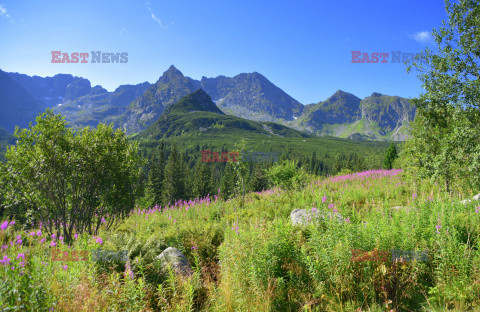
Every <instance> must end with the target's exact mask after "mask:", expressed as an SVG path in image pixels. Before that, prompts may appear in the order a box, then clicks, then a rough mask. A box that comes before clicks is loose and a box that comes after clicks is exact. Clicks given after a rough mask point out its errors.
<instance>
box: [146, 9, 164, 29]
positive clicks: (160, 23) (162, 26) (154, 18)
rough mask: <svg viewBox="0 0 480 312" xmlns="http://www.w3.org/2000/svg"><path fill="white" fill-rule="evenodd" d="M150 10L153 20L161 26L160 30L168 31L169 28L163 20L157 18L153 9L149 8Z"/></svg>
mask: <svg viewBox="0 0 480 312" xmlns="http://www.w3.org/2000/svg"><path fill="white" fill-rule="evenodd" d="M148 10H149V11H150V14H151V15H152V19H153V20H154V21H155V22H157V23H158V26H160V28H163V29H167V28H168V26H166V25H163V23H162V20H161V19H159V18H158V17H156V16H155V14H153V12H152V9H150V8H148Z"/></svg>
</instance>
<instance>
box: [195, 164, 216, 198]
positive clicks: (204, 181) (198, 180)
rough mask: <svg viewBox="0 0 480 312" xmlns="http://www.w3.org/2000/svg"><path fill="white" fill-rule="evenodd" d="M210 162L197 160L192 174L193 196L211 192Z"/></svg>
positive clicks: (202, 195) (205, 194) (201, 195)
mask: <svg viewBox="0 0 480 312" xmlns="http://www.w3.org/2000/svg"><path fill="white" fill-rule="evenodd" d="M211 165H212V164H211V163H206V162H202V161H201V160H199V161H198V163H197V165H196V167H195V173H194V175H193V196H194V197H205V196H207V194H212V193H213V188H212V168H211Z"/></svg>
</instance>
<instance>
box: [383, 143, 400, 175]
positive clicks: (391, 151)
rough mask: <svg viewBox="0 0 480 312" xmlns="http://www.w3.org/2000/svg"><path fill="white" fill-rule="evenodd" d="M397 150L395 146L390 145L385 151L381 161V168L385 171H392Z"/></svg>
mask: <svg viewBox="0 0 480 312" xmlns="http://www.w3.org/2000/svg"><path fill="white" fill-rule="evenodd" d="M397 157H398V156H397V148H396V147H395V144H393V143H391V144H390V147H389V148H388V149H387V153H386V154H385V158H384V159H383V166H384V168H385V169H388V170H390V169H392V167H393V162H394V160H395V159H396V158H397Z"/></svg>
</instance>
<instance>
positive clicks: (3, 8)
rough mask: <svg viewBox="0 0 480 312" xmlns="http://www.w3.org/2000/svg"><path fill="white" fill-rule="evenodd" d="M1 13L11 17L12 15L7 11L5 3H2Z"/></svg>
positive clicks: (0, 5)
mask: <svg viewBox="0 0 480 312" xmlns="http://www.w3.org/2000/svg"><path fill="white" fill-rule="evenodd" d="M0 15H1V16H5V17H10V15H8V13H7V8H6V7H5V4H0Z"/></svg>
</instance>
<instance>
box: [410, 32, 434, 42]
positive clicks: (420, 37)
mask: <svg viewBox="0 0 480 312" xmlns="http://www.w3.org/2000/svg"><path fill="white" fill-rule="evenodd" d="M411 37H412V38H413V39H415V40H416V41H418V42H420V43H426V42H429V41H432V35H431V34H430V32H428V31H419V32H417V33H415V34H413V36H411Z"/></svg>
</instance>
